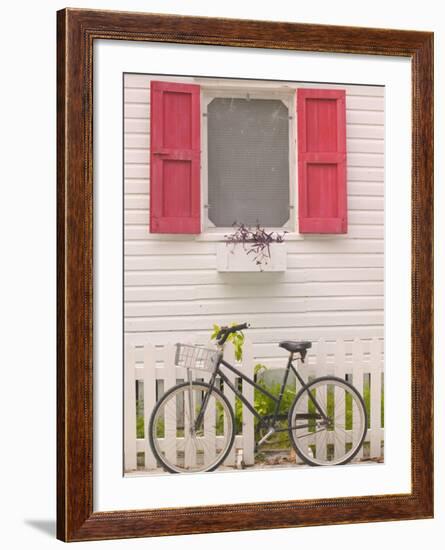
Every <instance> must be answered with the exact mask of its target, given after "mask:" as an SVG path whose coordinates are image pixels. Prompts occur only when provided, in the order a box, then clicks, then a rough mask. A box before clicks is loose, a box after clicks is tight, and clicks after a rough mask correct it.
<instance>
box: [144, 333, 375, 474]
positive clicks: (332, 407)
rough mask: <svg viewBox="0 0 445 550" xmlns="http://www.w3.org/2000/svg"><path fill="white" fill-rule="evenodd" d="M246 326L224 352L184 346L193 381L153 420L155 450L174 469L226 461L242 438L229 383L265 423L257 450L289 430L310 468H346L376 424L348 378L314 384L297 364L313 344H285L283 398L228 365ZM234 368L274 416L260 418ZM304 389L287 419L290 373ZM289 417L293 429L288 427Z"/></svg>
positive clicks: (182, 355) (180, 350) (180, 361)
mask: <svg viewBox="0 0 445 550" xmlns="http://www.w3.org/2000/svg"><path fill="white" fill-rule="evenodd" d="M248 327H249V325H248V324H247V323H243V324H240V325H235V326H232V327H222V328H221V330H220V331H219V333H218V335H217V337H216V341H217V349H216V350H215V349H208V348H204V347H202V346H193V345H187V344H177V350H176V360H175V363H176V365H178V366H181V367H185V368H187V372H188V379H187V381H186V382H184V383H181V384H178V385H176V386H174V387H173V388H171V389H170V390H169V391H167V392H166V393H165V395H163V397H162V398H161V399H160V400H159V401H158V402H157V404H156V406H155V408H154V410H153V413H152V415H151V418H150V423H149V427H148V437H149V441H150V446H151V449H152V451H153V453H154V455H155V457H156V458H157V460H158V461H159V462H160V463H161V464H162V466H163V467H164V468H165V469H166V470H167V471H169V472H173V473H182V472H204V471H211V470H214V469H215V468H217V467H218V466H219V465H220V464H222V463H223V462H224V460H225V459H226V457H227V455H228V454H229V452H230V449H231V448H232V445H233V442H234V439H235V416H234V413H233V409H232V407H231V405H230V403H229V401H228V400H227V397H226V396H225V395H224V393H223V392H222V391H221V381H222V383H223V384H224V385H225V386H227V387H229V388H230V389H231V390H232V391H233V392H234V393H235V395H236V396H237V397H238V398H239V399H240V400H241V401H242V403H244V405H245V406H246V407H247V408H248V409H249V410H250V411H251V412H252V414H254V415H255V417H256V418H257V419H258V423H257V429H258V430H259V432H260V433H261V434H262V437H261V438H260V439H259V441H258V443H257V447H259V446H261V445H262V444H263V443H264V442H265V441H267V440H268V439H269V438H270V437H271V436H272V434H274V433H276V432H280V431H281V432H282V431H287V432H288V434H289V438H290V441H291V442H292V445H293V447H294V448H295V451H296V453H297V454H298V456H299V457H300V458H301V460H302V461H304V462H305V463H306V464H309V465H311V466H325V465H337V464H346V463H347V462H349V461H350V460H352V459H353V458H354V457H355V456H356V454H357V453H358V452H359V450H360V448H361V446H362V444H363V441H364V439H365V436H366V430H367V425H368V420H367V413H366V408H365V403H364V401H363V398H362V396H361V395H360V394H359V392H358V391H357V390H356V389H355V388H354V386H352V385H351V384H350V383H349V382H347V381H346V380H343V379H341V378H337V377H335V376H323V377H320V378H315V379H313V380H311V381H310V382H308V383H306V382H305V381H304V380H303V378H302V377H301V375H300V374H299V372H298V369H297V368H296V367H295V365H294V362H295V361H297V362H298V361H299V362H300V363H301V364H304V361H305V358H306V354H307V350H308V349H309V348H310V347H311V346H312V344H311V342H296V341H283V342H280V343H279V346H280V347H281V348H284V349H285V350H287V351H288V352H289V359H288V361H287V367H286V369H285V372H284V375H283V380H282V383H281V389H280V392H279V395H278V397H276V396H274V395H272V394H271V393H270V392H269V391H267V389H266V388H264V387H263V386H262V385H260V384H258V383H257V382H255V381H254V380H252V379H251V378H249V377H248V376H246V375H245V374H244V373H243V372H241V371H240V370H238V369H237V368H236V367H234V366H233V365H231V364H230V363H228V362H227V361H225V360H224V344H225V342H226V340H227V338H228V336H229V335H230V334H232V333H235V332H238V331H242V330H244V329H247V328H248ZM223 368H227V369H229V370H230V371H232V372H233V373H235V375H236V376H238V377H240V378H241V379H242V380H244V381H245V382H247V383H248V384H251V385H252V386H253V387H254V388H255V389H256V390H258V391H260V392H262V393H263V394H264V395H266V396H267V397H268V398H269V399H271V400H272V401H273V402H274V403H275V410H274V413H273V414H272V415H265V416H262V415H260V414H259V413H258V412H257V411H256V410H255V408H254V407H253V406H252V404H251V403H249V401H248V400H247V399H246V398H245V396H244V395H243V394H242V393H241V392H240V391H239V389H238V388H237V387H236V386H235V385H234V384H233V383H232V382H231V381H230V380H229V378H228V377H227V376H226V375H225V374H224V371H223ZM191 369H196V370H201V371H210V372H211V375H210V379H209V382H200V381H196V380H193V379H192V376H191ZM291 371H292V372H293V373H294V375H295V376H296V378H297V380H298V381H299V383H300V384H301V389H300V390H299V392H298V393H297V395H296V397H295V400H294V402H293V404H292V405H291V407H290V409H289V411H288V413H287V414H285V415H283V414H282V413H280V406H281V402H282V398H283V393H284V390H285V387H286V384H287V381H288V377H289V374H290V372H291ZM283 420H287V425H286V427H285V428H283V427H282V426H283Z"/></svg>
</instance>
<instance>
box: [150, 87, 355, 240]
mask: <svg viewBox="0 0 445 550" xmlns="http://www.w3.org/2000/svg"><path fill="white" fill-rule="evenodd" d="M150 105H151V110H150V128H151V131H150V133H151V146H150V231H151V232H152V233H182V234H187V233H190V234H198V233H200V232H201V231H216V232H218V231H220V232H221V231H222V230H226V229H227V228H229V227H230V226H231V225H232V224H233V223H234V222H238V223H245V224H247V225H255V224H256V223H259V224H261V225H262V226H264V227H269V228H274V229H275V228H285V229H287V230H288V231H299V232H300V233H315V234H317V233H345V232H346V231H347V204H346V107H345V92H344V90H338V89H309V88H305V87H297V86H296V87H295V88H293V89H292V88H291V87H289V86H286V87H283V88H281V89H279V90H277V89H268V88H267V87H266V88H265V89H262V90H260V89H259V88H255V89H253V88H252V89H249V88H248V87H247V88H243V89H241V88H233V89H231V90H229V89H225V90H221V89H220V90H217V89H216V88H214V87H210V86H206V87H201V86H199V85H197V84H182V83H176V82H160V81H152V82H151V100H150ZM294 203H297V204H298V209H297V208H294Z"/></svg>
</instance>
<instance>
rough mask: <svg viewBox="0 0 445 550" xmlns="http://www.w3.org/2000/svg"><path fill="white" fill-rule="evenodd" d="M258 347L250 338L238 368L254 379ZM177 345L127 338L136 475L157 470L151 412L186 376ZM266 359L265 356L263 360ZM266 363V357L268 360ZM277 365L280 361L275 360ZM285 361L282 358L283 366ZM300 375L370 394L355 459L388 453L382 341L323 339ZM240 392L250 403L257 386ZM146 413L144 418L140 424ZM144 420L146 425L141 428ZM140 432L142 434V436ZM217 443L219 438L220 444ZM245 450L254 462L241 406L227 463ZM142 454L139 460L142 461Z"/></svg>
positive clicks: (250, 422) (127, 453) (127, 458)
mask: <svg viewBox="0 0 445 550" xmlns="http://www.w3.org/2000/svg"><path fill="white" fill-rule="evenodd" d="M254 348H255V345H254V344H252V343H251V342H250V341H249V340H247V339H246V341H245V344H244V357H243V363H242V365H240V364H238V365H237V366H238V368H239V369H240V370H242V372H243V373H245V374H246V375H247V376H249V377H251V378H253V375H254V365H255V364H256V363H257V362H258V361H256V360H255V359H254ZM175 351H176V347H175V344H174V343H168V344H164V345H162V346H157V345H154V344H152V343H147V344H145V345H144V346H140V345H137V346H136V345H135V344H134V343H132V342H131V340H130V339H128V340H126V342H125V410H124V422H125V428H124V436H125V437H124V465H125V472H126V473H127V474H128V473H131V472H134V471H136V470H137V469H142V470H147V471H154V470H156V469H157V464H156V459H155V458H154V456H153V453H152V452H151V449H150V445H149V442H148V438H147V426H148V422H149V419H150V415H151V412H152V410H153V407H154V405H155V403H156V399H157V398H158V399H159V398H160V397H161V396H162V395H163V393H165V392H166V391H167V390H168V389H170V388H171V387H172V386H174V385H176V384H177V383H178V382H180V381H183V380H186V379H187V372H186V369H183V368H180V367H176V366H175V365H174V358H175ZM225 358H226V359H227V360H228V361H229V362H230V363H232V364H236V362H235V358H234V352H233V347H232V346H231V345H228V346H226V350H225ZM261 362H263V360H261ZM264 362H265V363H267V361H264ZM274 364H276V361H274ZM285 365H286V358H285V357H284V356H283V359H282V367H285ZM192 372H193V377H194V378H196V379H199V380H204V381H208V380H209V378H210V375H211V374H210V373H209V372H198V371H192ZM299 372H300V374H301V375H302V377H303V378H304V379H305V380H307V379H308V378H315V377H319V376H324V375H327V374H331V375H335V376H338V377H340V378H343V379H344V378H347V379H348V380H349V381H352V383H353V384H354V386H355V387H356V388H357V390H358V391H359V392H360V393H361V394H362V395H363V394H364V392H365V390H366V394H368V392H369V395H370V426H369V427H368V432H367V435H366V439H365V445H364V446H363V447H362V449H361V451H360V453H359V454H358V455H357V457H356V460H360V459H362V458H380V457H381V456H382V455H383V450H382V448H383V437H384V430H383V426H382V418H381V405H382V399H383V341H382V340H378V339H373V340H359V339H355V340H346V339H345V340H336V341H324V340H319V341H318V342H314V343H313V347H312V349H311V350H310V353H309V354H308V357H307V359H306V363H305V365H304V366H302V367H301V368H300V371H299ZM224 373H225V374H226V376H227V377H228V378H229V380H230V381H231V382H232V383H233V384H236V383H237V380H236V376H235V374H234V373H232V372H231V371H229V370H228V369H224ZM241 391H242V393H243V395H244V396H245V397H246V398H247V400H248V401H249V402H250V403H253V399H254V392H253V388H252V386H250V385H249V384H247V383H245V382H243V383H242V388H241ZM225 395H226V396H227V398H228V400H229V402H230V404H231V406H232V408H233V409H234V410H235V396H234V394H233V392H232V391H231V390H230V389H229V388H227V389H226V390H225ZM138 401H139V403H140V402H143V411H139V414H138V412H137V402H138ZM141 415H142V417H143V422H141V420H142V419H141V418H140V417H141ZM138 417H139V418H140V420H139V423H140V426H139V431H140V432H141V431H142V428H143V433H144V434H145V437H139V438H138V437H137V436H138V429H137V419H138ZM142 424H143V426H142ZM139 435H141V434H139ZM217 444H218V442H217V441H216V445H217ZM240 451H242V458H243V461H244V464H245V465H247V466H250V465H253V464H254V417H253V415H252V413H251V412H250V411H249V410H248V409H247V407H245V406H244V405H242V429H241V433H238V434H237V435H236V436H235V443H234V445H233V447H232V449H231V452H230V454H229V455H228V457H227V459H226V460H225V462H224V464H225V465H227V466H234V465H235V463H236V457H237V453H238V452H240ZM138 457H139V460H138Z"/></svg>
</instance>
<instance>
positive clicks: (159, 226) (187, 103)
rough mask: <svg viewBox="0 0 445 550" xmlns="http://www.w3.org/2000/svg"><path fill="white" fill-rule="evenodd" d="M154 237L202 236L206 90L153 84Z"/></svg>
mask: <svg viewBox="0 0 445 550" xmlns="http://www.w3.org/2000/svg"><path fill="white" fill-rule="evenodd" d="M150 101H151V110H150V137H151V147H150V232H151V233H195V234H196V233H200V231H201V219H200V212H201V206H200V202H201V199H200V197H201V190H200V150H201V144H200V141H201V139H200V135H201V134H200V90H199V86H197V85H194V84H178V83H175V82H158V81H152V82H151V100H150Z"/></svg>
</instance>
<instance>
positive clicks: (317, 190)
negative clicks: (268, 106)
mask: <svg viewBox="0 0 445 550" xmlns="http://www.w3.org/2000/svg"><path fill="white" fill-rule="evenodd" d="M297 113H298V200H299V202H298V214H299V228H300V233H346V231H347V228H348V220H347V198H346V107H345V91H344V90H318V89H317V90H311V89H305V88H299V89H298V91H297Z"/></svg>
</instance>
